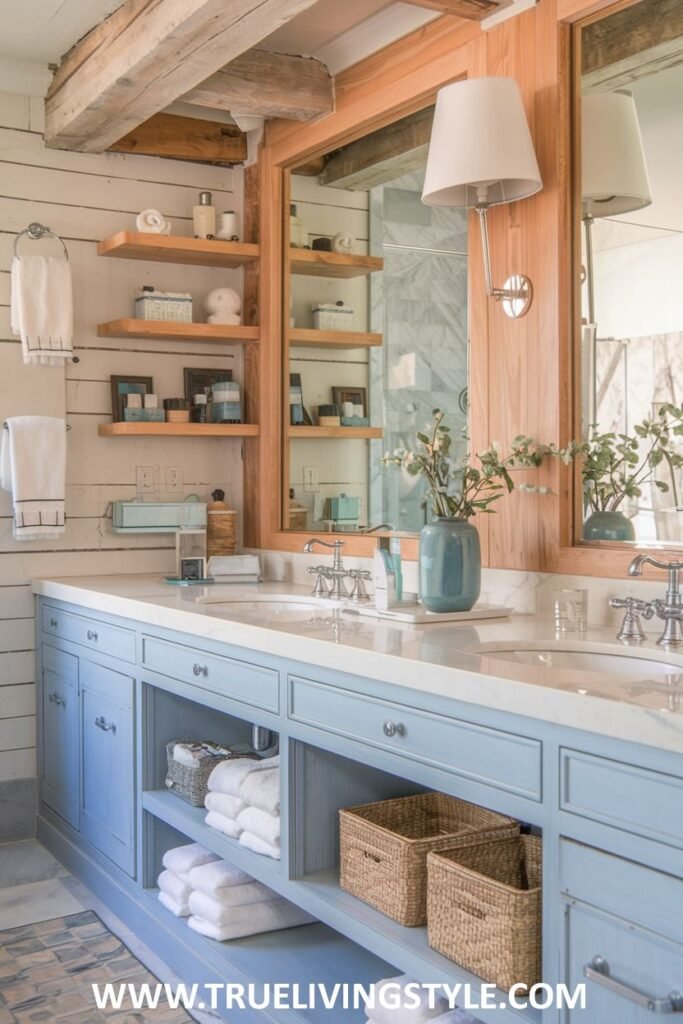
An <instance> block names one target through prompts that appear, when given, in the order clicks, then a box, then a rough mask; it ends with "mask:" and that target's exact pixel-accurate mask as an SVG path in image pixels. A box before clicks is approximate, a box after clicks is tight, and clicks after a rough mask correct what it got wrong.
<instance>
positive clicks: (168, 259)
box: [97, 231, 259, 267]
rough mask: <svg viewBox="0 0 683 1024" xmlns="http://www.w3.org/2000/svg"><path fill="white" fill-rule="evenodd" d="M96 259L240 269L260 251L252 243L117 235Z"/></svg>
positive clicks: (100, 246)
mask: <svg viewBox="0 0 683 1024" xmlns="http://www.w3.org/2000/svg"><path fill="white" fill-rule="evenodd" d="M97 255H98V256H116V257H118V258H119V259H124V260H153V261H155V262H157V263H188V264H191V265H192V266H197V267H241V266H243V265H244V264H245V263H253V261H254V260H257V259H258V257H259V247H258V245H253V244H251V243H250V242H220V241H217V240H214V239H207V238H182V237H180V236H179V235H151V234H146V233H145V232H143V231H117V233H116V234H115V235H112V236H111V237H110V238H105V239H104V240H103V241H101V242H100V243H99V244H98V246H97Z"/></svg>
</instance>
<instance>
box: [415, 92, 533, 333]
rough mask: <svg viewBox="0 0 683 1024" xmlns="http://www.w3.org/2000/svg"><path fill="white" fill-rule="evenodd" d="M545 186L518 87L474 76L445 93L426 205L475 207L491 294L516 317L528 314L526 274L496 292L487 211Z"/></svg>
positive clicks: (440, 96)
mask: <svg viewBox="0 0 683 1024" xmlns="http://www.w3.org/2000/svg"><path fill="white" fill-rule="evenodd" d="M541 188H542V183H541V175H540V172H539V170H538V163H537V161H536V154H535V152H534V145H533V142H532V141H531V134H530V132H529V125H528V123H527V119H526V115H525V113H524V107H523V105H522V96H521V93H520V90H519V86H518V85H517V83H516V82H515V81H514V79H512V78H470V79H468V80H467V81H464V82H454V83H453V85H447V86H445V87H444V88H443V89H440V90H439V94H438V96H437V99H436V110H435V112H434V124H433V126H432V137H431V141H430V143H429V155H428V157H427V170H426V173H425V183H424V189H423V192H422V202H423V203H425V204H426V205H427V206H458V207H465V208H470V207H472V208H474V209H475V210H476V211H477V213H478V214H479V225H480V228H481V241H482V251H483V256H484V274H485V277H486V294H487V295H489V296H492V297H493V298H495V299H498V300H499V301H501V302H502V306H503V309H504V311H505V313H506V314H507V315H508V316H510V317H515V318H516V317H520V316H524V314H525V313H526V312H528V310H529V307H530V306H531V302H532V299H533V294H534V290H533V286H532V284H531V281H530V280H529V278H528V277H527V276H526V275H525V274H512V275H511V276H510V277H508V279H507V280H506V282H505V284H504V286H503V287H502V288H494V287H493V280H492V276H491V258H490V249H489V233H488V220H487V212H488V208H489V207H490V206H498V205H499V204H501V203H512V202H515V201H516V200H517V199H524V198H525V197H526V196H531V195H533V194H534V192H538V191H539V189H541Z"/></svg>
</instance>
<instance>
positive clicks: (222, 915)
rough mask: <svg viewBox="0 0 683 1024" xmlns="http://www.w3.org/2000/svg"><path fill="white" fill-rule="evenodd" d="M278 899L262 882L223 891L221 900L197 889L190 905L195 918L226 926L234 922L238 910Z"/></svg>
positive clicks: (190, 899) (236, 886)
mask: <svg viewBox="0 0 683 1024" xmlns="http://www.w3.org/2000/svg"><path fill="white" fill-rule="evenodd" d="M277 898H278V896H277V893H274V892H273V891H272V889H269V888H268V887H267V886H265V885H261V883H260V882H247V883H246V884H245V885H232V886H230V887H229V888H227V889H221V896H220V899H216V898H215V897H213V896H207V894H206V893H205V892H199V890H198V889H195V890H194V892H193V893H192V894H191V896H190V897H189V903H190V911H191V912H192V913H193V914H194V916H195V917H201V919H202V921H210V922H211V924H217V925H224V924H230V923H231V922H232V921H234V919H235V910H236V909H239V908H241V907H253V906H255V905H256V904H257V903H267V902H269V901H270V900H274V899H277Z"/></svg>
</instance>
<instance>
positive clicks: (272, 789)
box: [240, 768, 280, 814]
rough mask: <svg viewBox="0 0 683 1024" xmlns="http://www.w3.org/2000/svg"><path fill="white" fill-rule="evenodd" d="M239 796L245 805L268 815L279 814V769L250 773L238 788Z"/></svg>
mask: <svg viewBox="0 0 683 1024" xmlns="http://www.w3.org/2000/svg"><path fill="white" fill-rule="evenodd" d="M240 796H241V797H242V799H243V800H244V802H245V804H250V805H251V806H252V807H259V808H260V809H261V810H262V811H268V813H269V814H279V813H280V769H279V768H272V769H270V770H269V771H261V772H252V773H251V774H249V775H247V777H246V779H245V780H244V782H243V783H242V785H241V786H240Z"/></svg>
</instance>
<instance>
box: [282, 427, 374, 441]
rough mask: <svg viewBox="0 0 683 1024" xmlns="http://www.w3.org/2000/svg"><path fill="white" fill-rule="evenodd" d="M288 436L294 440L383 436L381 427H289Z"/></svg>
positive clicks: (366, 438) (368, 438) (367, 438)
mask: <svg viewBox="0 0 683 1024" xmlns="http://www.w3.org/2000/svg"><path fill="white" fill-rule="evenodd" d="M287 432H288V436H289V437H290V438H291V439H292V440H293V441H294V440H297V439H299V438H301V439H304V438H308V439H313V438H318V439H320V438H329V439H331V438H335V439H340V440H341V439H347V440H348V439H350V438H356V439H361V440H362V439H365V440H370V439H371V438H376V437H383V436H384V431H383V430H382V428H381V427H288V431H287Z"/></svg>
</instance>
